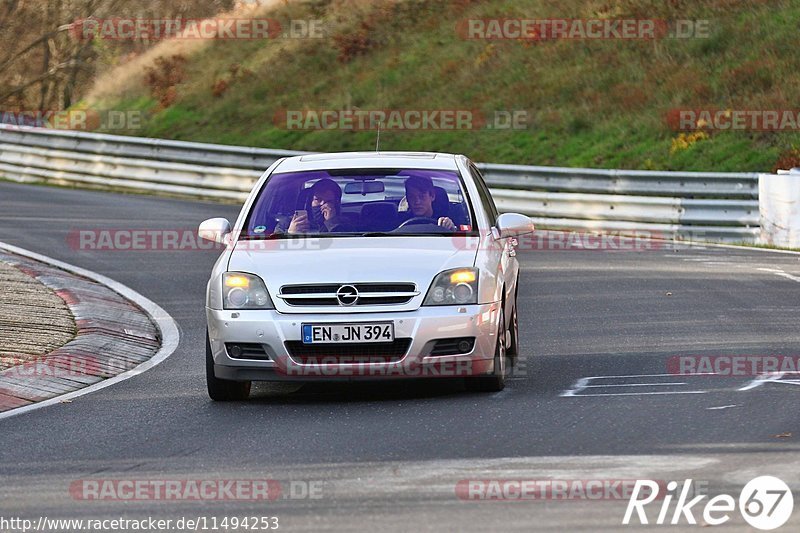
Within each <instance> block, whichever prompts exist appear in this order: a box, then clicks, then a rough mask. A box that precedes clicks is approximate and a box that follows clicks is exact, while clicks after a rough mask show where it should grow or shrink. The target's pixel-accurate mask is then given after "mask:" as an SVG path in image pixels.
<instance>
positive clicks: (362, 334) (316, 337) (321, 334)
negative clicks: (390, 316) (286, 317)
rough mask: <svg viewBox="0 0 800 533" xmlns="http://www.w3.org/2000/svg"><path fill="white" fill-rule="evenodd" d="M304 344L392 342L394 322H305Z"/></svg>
mask: <svg viewBox="0 0 800 533" xmlns="http://www.w3.org/2000/svg"><path fill="white" fill-rule="evenodd" d="M302 327H303V344H336V343H350V342H358V343H364V342H392V341H393V340H394V324H393V323H391V322H382V323H377V324H303V325H302Z"/></svg>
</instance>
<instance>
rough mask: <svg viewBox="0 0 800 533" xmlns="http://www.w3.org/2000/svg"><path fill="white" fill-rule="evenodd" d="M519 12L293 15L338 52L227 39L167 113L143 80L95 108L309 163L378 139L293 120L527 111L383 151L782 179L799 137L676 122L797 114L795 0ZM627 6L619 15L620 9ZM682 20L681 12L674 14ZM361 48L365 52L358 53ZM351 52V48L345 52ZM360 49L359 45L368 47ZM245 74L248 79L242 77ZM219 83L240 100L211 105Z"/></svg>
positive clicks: (192, 68)
mask: <svg viewBox="0 0 800 533" xmlns="http://www.w3.org/2000/svg"><path fill="white" fill-rule="evenodd" d="M531 4H534V3H531V2H524V1H522V0H507V1H505V2H493V3H491V5H489V4H486V3H482V2H471V1H469V0H453V1H451V2H436V1H424V2H423V1H417V0H407V1H400V2H386V1H378V2H372V3H368V2H360V1H355V0H337V1H326V0H315V1H313V2H302V3H298V4H289V5H286V6H283V7H281V8H280V9H279V11H277V12H276V13H275V14H274V15H271V16H273V17H275V18H278V19H281V20H286V19H289V18H304V19H308V18H321V19H323V20H324V21H325V22H326V24H327V27H328V28H329V31H330V33H331V34H332V37H330V38H326V39H322V40H319V39H305V40H286V39H284V40H280V39H279V40H274V41H270V42H253V41H215V42H213V43H212V44H211V45H210V46H208V47H205V48H203V49H202V50H200V51H199V52H197V53H196V54H195V55H193V56H191V57H189V58H188V62H187V65H186V67H185V70H186V75H185V77H184V79H183V81H182V82H181V83H180V84H179V85H177V86H176V91H177V95H178V96H177V99H176V100H175V101H174V102H173V103H172V104H171V105H170V106H169V107H167V108H166V109H160V108H159V107H158V104H157V101H156V100H155V99H154V97H153V95H152V94H151V90H150V88H149V87H147V86H146V84H145V83H144V82H142V83H140V84H138V85H135V86H130V87H128V88H126V90H125V94H110V95H104V96H103V98H102V100H101V101H100V102H98V103H97V105H101V106H102V107H107V108H113V109H145V110H147V111H148V112H149V113H151V114H150V116H149V118H148V120H147V121H146V123H145V126H144V128H143V129H142V130H140V131H139V132H137V133H139V134H141V135H145V136H156V137H167V138H174V139H184V140H194V141H203V142H217V143H224V144H241V145H252V146H262V147H269V148H287V149H296V150H320V151H328V150H330V151H338V150H370V149H372V148H373V147H374V144H375V133H374V132H353V131H287V130H285V129H283V128H281V127H279V126H278V125H276V124H275V123H274V121H273V117H274V116H275V113H276V112H277V111H280V110H285V109H345V108H358V109H477V110H480V111H481V112H482V113H483V114H484V115H486V116H492V115H493V113H494V111H497V110H514V109H518V110H526V111H527V112H528V113H529V117H530V124H529V126H528V128H527V129H524V130H517V131H501V130H490V129H480V130H477V131H451V130H448V131H416V132H411V131H384V132H383V133H382V135H381V147H382V148H383V149H387V150H389V149H392V150H393V149H398V150H406V149H410V150H437V151H452V152H461V153H465V154H467V155H469V156H470V157H472V158H473V159H475V160H478V161H491V162H502V163H520V164H540V165H562V166H588V167H604V168H649V169H667V170H706V171H769V170H770V169H771V168H772V166H773V165H774V164H775V162H776V161H777V159H778V158H779V156H780V155H781V154H782V153H784V152H787V151H788V150H790V149H792V148H794V147H798V146H800V134H798V133H779V132H771V133H758V132H747V131H736V132H717V133H713V134H712V135H711V136H710V138H708V139H704V140H700V141H697V142H696V143H694V144H693V145H691V146H690V147H689V148H687V149H684V150H678V151H672V150H671V147H672V144H673V143H672V141H673V139H674V138H675V137H676V136H677V132H675V131H672V130H671V129H670V127H669V126H668V124H667V122H666V119H665V116H666V113H667V111H668V110H669V109H674V108H708V107H712V108H722V109H727V108H737V109H738V108H741V109H791V108H795V107H797V106H796V103H797V102H798V101H800V68H798V67H800V64H798V63H800V60H798V55H797V53H796V50H795V48H794V47H793V46H792V43H793V42H794V40H795V39H796V32H797V28H796V21H797V20H798V19H800V3H797V2H793V1H791V0H775V1H769V2H767V1H766V0H764V1H756V0H707V1H704V2H689V1H683V0H679V1H675V2H663V0H639V1H633V0H621V1H619V2H615V3H613V4H609V3H608V2H605V1H601V0H564V1H561V2H557V1H555V0H543V1H541V2H537V3H535V4H534V5H531ZM609 5H614V6H616V7H613V8H612V7H608V6H609ZM675 6H677V7H675ZM515 16H516V17H524V18H570V17H573V18H592V17H598V16H606V17H609V18H640V19H641V18H660V19H668V20H676V19H692V20H696V19H708V20H709V21H710V28H711V36H710V37H709V38H707V39H661V40H657V41H622V40H607V41H567V40H562V41H549V42H539V43H535V44H529V45H528V44H524V43H520V42H512V41H505V42H501V41H494V42H489V41H477V40H476V41H465V40H462V39H461V38H460V37H459V36H458V35H457V34H456V31H455V27H456V23H457V22H458V21H459V20H463V19H469V18H485V17H515ZM359 39H361V40H359ZM346 43H351V44H350V45H349V47H348V45H347V44H346ZM359 43H362V44H359ZM234 70H236V71H237V73H236V74H233V73H232V72H233V71H234ZM217 80H226V81H227V83H228V84H229V87H228V89H227V91H225V92H224V93H223V94H222V95H221V96H218V97H215V96H213V95H212V87H213V85H214V83H215V82H216V81H217Z"/></svg>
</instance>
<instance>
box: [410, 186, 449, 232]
mask: <svg viewBox="0 0 800 533" xmlns="http://www.w3.org/2000/svg"><path fill="white" fill-rule="evenodd" d="M405 187H406V200H407V201H408V212H407V214H406V215H405V217H403V219H402V220H401V224H402V223H403V222H405V221H407V220H410V219H412V218H417V217H423V218H430V219H433V220H435V221H436V222H435V223H436V224H437V225H438V226H440V227H442V228H445V229H447V230H450V231H454V230H455V229H456V225H455V224H454V223H453V221H452V220H450V217H448V216H447V215H448V213H434V211H433V200H434V198H436V189H434V188H433V180H432V179H431V178H429V177H428V176H411V177H410V178H408V179H406V182H405Z"/></svg>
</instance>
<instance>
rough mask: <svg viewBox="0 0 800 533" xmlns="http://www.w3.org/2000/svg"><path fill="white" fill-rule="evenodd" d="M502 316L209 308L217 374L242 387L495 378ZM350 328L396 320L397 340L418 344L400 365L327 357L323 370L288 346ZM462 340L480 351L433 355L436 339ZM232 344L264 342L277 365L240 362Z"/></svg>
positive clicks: (484, 308)
mask: <svg viewBox="0 0 800 533" xmlns="http://www.w3.org/2000/svg"><path fill="white" fill-rule="evenodd" d="M499 311H500V304H499V303H492V304H483V305H468V306H460V307H459V306H442V307H421V308H419V309H417V310H414V311H403V312H383V313H353V314H348V315H341V314H337V315H331V314H325V313H318V314H282V313H278V312H277V311H274V310H270V311H260V310H242V311H231V310H217V309H209V308H206V318H207V321H208V332H209V341H210V344H211V353H212V357H213V359H214V374H215V375H216V376H217V377H218V378H222V379H229V380H236V381H244V380H254V381H316V380H320V379H323V380H345V381H347V380H364V379H385V378H393V379H394V378H403V377H407V378H419V377H464V376H474V375H484V374H487V373H491V372H492V371H493V370H494V353H495V347H496V344H497V337H496V335H497V330H498V328H497V323H498V320H499ZM343 322H345V323H361V322H393V323H394V330H395V338H396V339H402V338H408V339H411V344H410V346H409V348H408V350H407V351H406V352H405V355H403V356H402V357H401V358H400V359H399V360H397V361H394V362H368V363H362V362H358V363H354V362H346V361H347V358H342V359H339V360H337V362H330V361H331V360H330V358H323V359H322V360H320V361H319V364H309V363H304V362H302V361H301V360H296V359H294V358H292V357H291V356H290V354H289V351H288V350H287V347H286V344H285V343H286V342H287V341H301V340H302V336H301V324H303V323H313V324H326V323H331V324H333V323H343ZM455 337H475V344H474V346H473V348H472V350H471V351H470V352H468V353H464V354H459V355H444V356H432V355H430V352H431V349H432V347H433V344H434V341H435V340H437V339H445V338H455ZM225 343H253V344H259V345H261V346H263V348H264V350H265V352H266V353H267V355H268V356H269V360H255V359H242V358H232V357H230V356H229V354H228V352H227V350H226V348H225ZM342 361H344V362H342Z"/></svg>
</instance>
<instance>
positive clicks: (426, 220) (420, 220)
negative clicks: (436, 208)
mask: <svg viewBox="0 0 800 533" xmlns="http://www.w3.org/2000/svg"><path fill="white" fill-rule="evenodd" d="M421 224H433V225H434V226H438V225H439V221H438V220H437V219H435V218H431V217H413V218H409V219H408V220H406V221H405V222H403V223H402V224H400V225H399V226H397V229H400V228H404V227H406V226H419V225H421Z"/></svg>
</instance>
